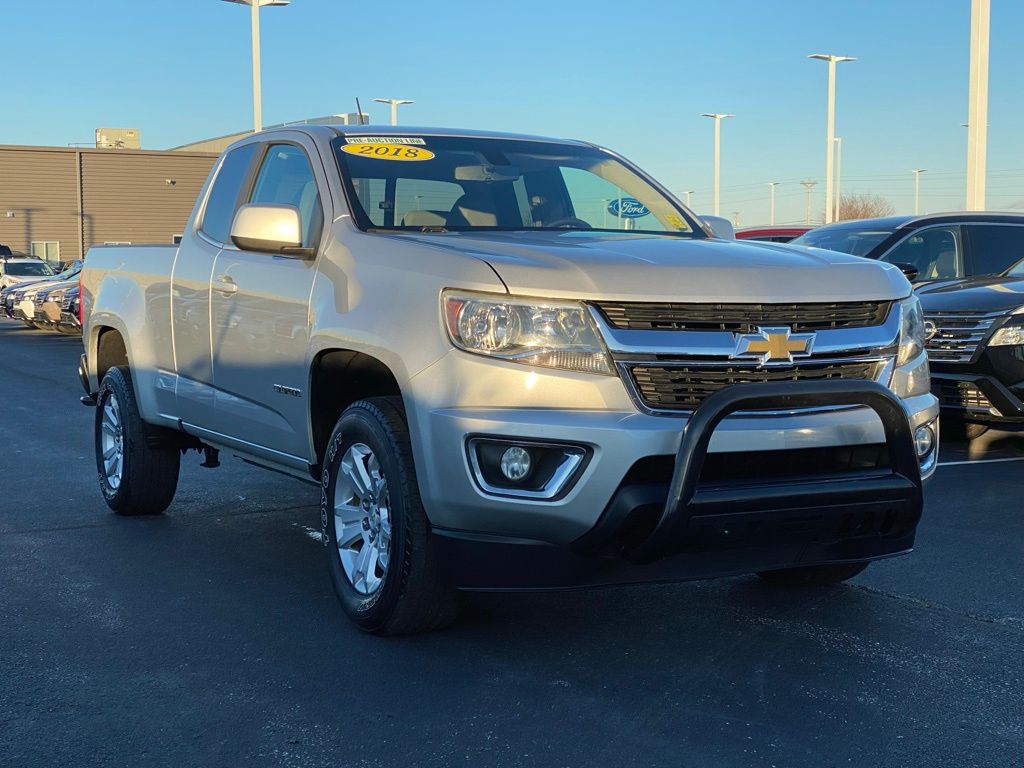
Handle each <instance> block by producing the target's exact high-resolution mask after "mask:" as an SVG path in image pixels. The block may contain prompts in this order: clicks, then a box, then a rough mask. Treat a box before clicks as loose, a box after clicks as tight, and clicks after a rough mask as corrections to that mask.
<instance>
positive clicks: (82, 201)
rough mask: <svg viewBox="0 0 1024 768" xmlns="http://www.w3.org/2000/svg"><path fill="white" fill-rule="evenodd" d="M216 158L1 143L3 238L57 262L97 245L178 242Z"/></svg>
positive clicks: (0, 219)
mask: <svg viewBox="0 0 1024 768" xmlns="http://www.w3.org/2000/svg"><path fill="white" fill-rule="evenodd" d="M216 158H217V155H216V154H215V153H211V152H180V151H179V152H169V151H154V150H133V149H91V148H74V147H67V148H65V147H30V146H9V145H8V146H5V145H0V243H2V244H4V245H7V246H9V247H10V248H11V250H13V251H23V252H25V253H32V254H35V255H38V256H40V257H42V258H46V259H47V260H49V261H52V262H67V261H71V260H73V259H77V258H81V257H82V255H83V254H84V253H85V252H86V251H87V250H88V249H89V246H91V245H94V244H97V243H171V242H172V241H173V238H174V236H175V235H178V234H180V233H181V231H182V229H183V228H184V226H185V223H186V221H187V220H188V216H189V213H190V212H191V211H192V205H193V203H194V202H195V199H196V196H197V195H198V194H199V190H200V189H201V188H202V185H203V182H204V181H205V180H206V177H207V175H208V174H209V172H210V169H211V168H212V167H213V163H214V160H216Z"/></svg>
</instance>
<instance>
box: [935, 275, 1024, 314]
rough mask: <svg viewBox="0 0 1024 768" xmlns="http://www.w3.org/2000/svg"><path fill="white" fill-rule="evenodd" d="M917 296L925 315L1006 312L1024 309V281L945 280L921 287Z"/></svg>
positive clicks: (1003, 278) (1020, 279)
mask: <svg viewBox="0 0 1024 768" xmlns="http://www.w3.org/2000/svg"><path fill="white" fill-rule="evenodd" d="M915 293H917V295H918V296H919V297H920V298H921V306H922V307H923V308H924V311H925V312H949V311H953V312H956V311H962V312H979V313H986V312H1004V311H1006V310H1011V309H1017V308H1018V307H1021V306H1024V278H1019V277H1000V276H995V277H993V276H991V275H990V276H988V277H969V278H965V279H963V280H944V281H942V282H936V283H928V284H926V285H923V286H920V287H919V288H917V290H916V291H915Z"/></svg>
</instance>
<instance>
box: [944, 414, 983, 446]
mask: <svg viewBox="0 0 1024 768" xmlns="http://www.w3.org/2000/svg"><path fill="white" fill-rule="evenodd" d="M986 432H988V425H987V424H977V423H974V422H970V421H964V420H963V419H947V420H945V421H943V423H942V436H943V437H949V438H950V439H952V440H965V441H967V442H970V441H971V440H974V439H975V438H978V437H981V436H982V435H984V434H985V433H986Z"/></svg>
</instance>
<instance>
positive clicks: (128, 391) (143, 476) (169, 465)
mask: <svg viewBox="0 0 1024 768" xmlns="http://www.w3.org/2000/svg"><path fill="white" fill-rule="evenodd" d="M112 397H113V398H115V400H116V406H117V407H116V411H117V413H118V421H119V423H120V440H121V446H122V448H121V452H122V467H121V474H120V482H119V483H117V484H116V487H115V485H114V484H113V481H112V480H110V479H109V478H108V474H107V472H106V469H105V467H104V458H103V448H102V439H103V438H102V435H103V431H104V427H103V420H104V413H105V409H106V408H107V406H108V405H111V402H110V401H111V398H112ZM94 432H95V448H96V471H97V472H98V474H99V482H100V491H101V492H102V493H103V499H104V500H105V501H106V502H107V506H108V507H110V508H111V509H112V510H114V512H116V513H117V514H119V515H155V514H158V513H160V512H163V511H164V510H165V509H167V507H168V506H169V505H170V503H171V500H172V499H173V498H174V492H175V491H176V490H177V488H178V470H179V468H180V463H181V453H180V452H179V450H178V448H177V447H167V446H160V445H157V444H155V443H156V442H157V441H156V440H152V439H149V438H153V437H155V436H157V430H156V429H154V428H153V427H150V426H149V425H147V424H146V423H144V422H143V421H142V418H141V417H140V416H139V407H138V404H137V402H136V400H135V390H134V389H133V388H132V377H131V373H130V372H129V370H128V367H127V366H118V367H116V368H111V369H110V370H109V371H107V373H106V375H105V376H104V377H103V381H102V382H100V391H99V394H98V396H97V398H96V421H95V427H94Z"/></svg>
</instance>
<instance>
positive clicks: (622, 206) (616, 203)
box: [608, 197, 651, 219]
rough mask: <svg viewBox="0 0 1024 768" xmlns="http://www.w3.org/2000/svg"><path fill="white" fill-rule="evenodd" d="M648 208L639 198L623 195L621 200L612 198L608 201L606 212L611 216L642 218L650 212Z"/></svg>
mask: <svg viewBox="0 0 1024 768" xmlns="http://www.w3.org/2000/svg"><path fill="white" fill-rule="evenodd" d="M650 212H651V211H650V209H649V208H648V207H647V206H646V205H644V204H643V203H641V202H640V201H639V200H634V199H633V198H632V197H624V198H622V199H621V200H612V201H611V202H610V203H608V213H610V214H611V215H612V216H620V217H621V218H623V219H642V218H643V217H644V216H647V215H649V214H650Z"/></svg>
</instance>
